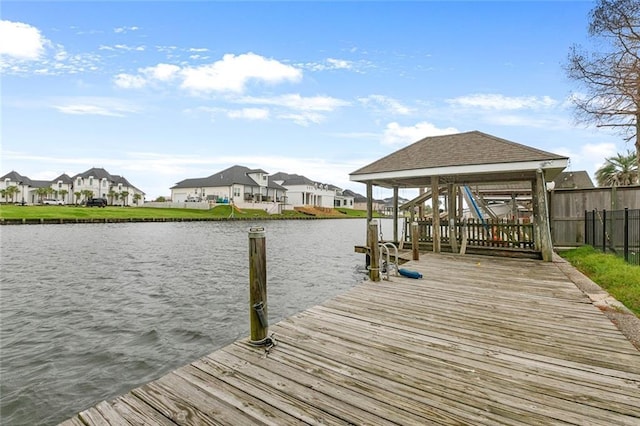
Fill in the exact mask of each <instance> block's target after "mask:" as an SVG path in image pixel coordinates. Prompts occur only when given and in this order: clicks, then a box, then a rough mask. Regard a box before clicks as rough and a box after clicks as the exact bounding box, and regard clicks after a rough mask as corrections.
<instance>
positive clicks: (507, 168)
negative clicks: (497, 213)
mask: <svg viewBox="0 0 640 426" xmlns="http://www.w3.org/2000/svg"><path fill="white" fill-rule="evenodd" d="M568 161H569V159H568V158H554V159H548V160H536V161H522V162H514V163H491V164H475V165H465V166H446V167H434V168H424V169H412V170H393V171H386V172H373V173H361V174H357V173H355V174H354V173H352V174H350V175H349V180H351V181H354V182H361V183H366V182H373V183H374V184H375V185H378V186H383V187H393V186H403V187H412V184H411V183H410V182H412V181H415V180H416V179H420V178H422V177H426V178H430V177H431V176H440V177H444V178H452V179H448V180H453V181H464V182H488V181H494V182H500V181H508V180H522V179H523V178H525V176H526V175H528V174H531V173H535V171H536V170H538V169H542V170H543V171H544V174H545V179H546V180H547V181H549V180H552V179H553V178H555V177H556V176H557V175H558V174H559V173H560V172H562V170H564V169H565V168H566V167H567V165H568ZM445 180H446V179H445ZM402 182H405V183H402ZM418 186H421V185H416V186H413V187H418ZM422 186H424V185H422Z"/></svg>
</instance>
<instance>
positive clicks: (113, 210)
mask: <svg viewBox="0 0 640 426" xmlns="http://www.w3.org/2000/svg"><path fill="white" fill-rule="evenodd" d="M344 210H349V209H344ZM366 216H367V213H366V212H365V211H362V210H350V211H348V213H337V212H336V213H335V214H332V215H318V216H317V217H332V218H338V217H366ZM230 217H232V210H231V206H229V205H223V206H217V207H214V208H213V209H210V210H199V209H171V208H151V207H116V206H107V207H104V208H98V207H84V206H20V205H13V204H2V205H0V218H2V219H153V218H166V219H192V218H199V219H206V218H215V219H225V218H230ZM233 217H234V218H237V219H255V218H264V219H269V218H278V219H283V218H284V219H286V218H291V219H295V218H300V217H308V215H305V214H303V213H299V212H296V211H291V210H287V211H285V212H283V213H282V214H276V215H270V214H269V213H267V212H265V211H264V210H261V209H242V210H239V209H234V211H233Z"/></svg>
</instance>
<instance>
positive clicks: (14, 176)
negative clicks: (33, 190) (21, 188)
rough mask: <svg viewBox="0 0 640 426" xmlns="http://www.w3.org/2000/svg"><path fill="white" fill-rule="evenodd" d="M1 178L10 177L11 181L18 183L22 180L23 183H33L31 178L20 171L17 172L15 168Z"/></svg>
mask: <svg viewBox="0 0 640 426" xmlns="http://www.w3.org/2000/svg"><path fill="white" fill-rule="evenodd" d="M0 179H2V180H5V179H10V180H11V182H16V183H21V182H22V183H26V184H27V185H31V179H29V178H28V177H26V176H22V175H21V174H20V173H18V172H16V171H15V170H12V171H10V172H9V173H7V174H6V175H4V176H2V177H1V178H0Z"/></svg>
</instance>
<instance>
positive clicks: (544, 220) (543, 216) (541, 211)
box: [536, 169, 553, 262]
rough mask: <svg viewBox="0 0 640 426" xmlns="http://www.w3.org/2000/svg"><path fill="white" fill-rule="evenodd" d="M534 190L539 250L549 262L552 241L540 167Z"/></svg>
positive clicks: (551, 254) (543, 258)
mask: <svg viewBox="0 0 640 426" xmlns="http://www.w3.org/2000/svg"><path fill="white" fill-rule="evenodd" d="M536 192H537V198H538V205H539V207H538V215H539V217H540V220H539V224H540V225H539V226H540V250H541V251H542V260H544V261H545V262H551V261H552V260H553V243H552V242H551V228H550V226H549V208H548V201H547V185H546V183H545V181H544V174H543V173H542V169H538V170H537V171H536Z"/></svg>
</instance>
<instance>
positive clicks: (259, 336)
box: [249, 227, 269, 346]
mask: <svg viewBox="0 0 640 426" xmlns="http://www.w3.org/2000/svg"><path fill="white" fill-rule="evenodd" d="M266 254H267V251H266V239H265V232H264V228H262V227H254V228H250V229H249V318H250V321H251V340H250V342H249V343H251V344H252V345H256V346H262V345H266V344H267V343H268V339H267V331H268V328H269V323H268V315H267V312H268V311H267V256H266Z"/></svg>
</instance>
